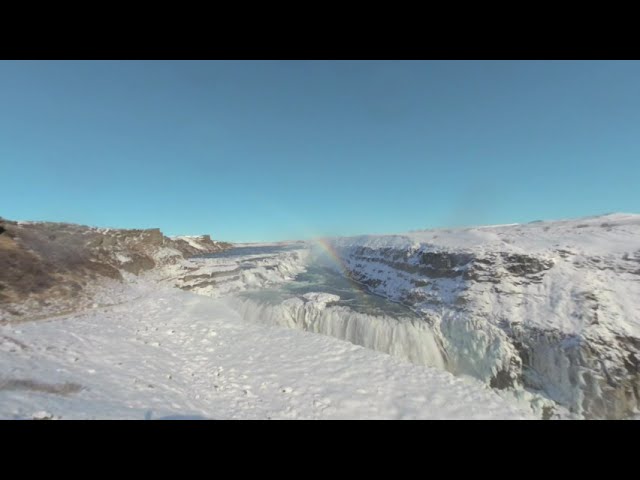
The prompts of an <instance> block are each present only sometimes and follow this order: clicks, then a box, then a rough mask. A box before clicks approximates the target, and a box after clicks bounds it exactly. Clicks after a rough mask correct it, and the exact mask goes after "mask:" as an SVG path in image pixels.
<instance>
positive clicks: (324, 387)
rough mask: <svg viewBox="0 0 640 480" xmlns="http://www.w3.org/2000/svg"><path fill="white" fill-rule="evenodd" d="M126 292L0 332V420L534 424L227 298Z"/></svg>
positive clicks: (468, 392) (465, 387)
mask: <svg viewBox="0 0 640 480" xmlns="http://www.w3.org/2000/svg"><path fill="white" fill-rule="evenodd" d="M130 290H131V292H129V293H128V296H127V298H125V299H124V301H123V302H122V303H120V304H116V305H111V306H108V307H102V308H95V309H91V310H88V311H85V312H81V313H76V314H72V315H69V316H67V317H65V318H56V319H52V320H47V321H39V322H28V323H23V324H15V325H4V326H1V327H0V347H2V348H0V379H2V380H1V381H0V418H5V419H12V418H13V419H19V418H56V419H57V418H62V419H74V418H75V419H92V418H131V419H145V418H146V419H162V418H165V419H170V418H193V419H200V418H202V419H204V418H206V419H233V418H245V419H252V418H254V419H258V418H262V419H265V418H272V419H297V418H301V419H302V418H307V419H328V418H333V419H341V418H397V419H401V418H407V419H409V418H452V419H457V418H473V419H486V418H508V419H517V418H529V417H528V414H527V413H526V412H525V411H524V410H520V409H518V408H517V407H515V406H513V405H511V404H510V403H509V402H507V401H506V400H504V399H502V398H501V397H500V396H498V395H497V394H496V393H495V392H494V391H493V390H491V389H489V388H487V387H486V386H485V385H483V384H481V383H480V382H477V381H475V380H471V379H463V378H456V377H454V376H453V375H451V374H449V373H447V372H444V371H439V370H436V369H432V368H426V367H421V366H417V365H413V364H410V363H408V362H403V361H401V360H399V359H397V358H394V357H391V356H389V355H384V354H381V353H377V352H374V351H372V350H368V349H365V348H362V347H359V346H356V345H353V344H351V343H348V342H344V341H341V340H338V339H335V338H331V337H327V336H322V335H316V334H313V333H307V332H302V331H298V330H289V329H283V328H277V327H270V326H266V325H259V324H254V323H249V322H246V321H244V320H243V319H242V317H241V316H240V314H239V313H238V312H237V311H236V310H234V309H233V308H231V306H230V305H229V304H227V303H226V301H225V299H215V298H209V297H205V296H199V295H195V294H191V293H188V292H183V291H180V290H178V289H175V288H169V287H158V285H157V284H155V283H151V282H145V281H139V282H138V283H137V284H132V285H130ZM67 391H68V393H65V392H67ZM54 392H57V393H54Z"/></svg>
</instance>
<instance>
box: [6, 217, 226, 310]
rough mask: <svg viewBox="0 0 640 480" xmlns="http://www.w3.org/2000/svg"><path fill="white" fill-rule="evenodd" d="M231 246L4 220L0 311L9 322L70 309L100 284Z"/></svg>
mask: <svg viewBox="0 0 640 480" xmlns="http://www.w3.org/2000/svg"><path fill="white" fill-rule="evenodd" d="M229 246H230V244H227V243H224V242H214V241H212V240H211V238H210V237H209V235H203V236H200V237H177V238H168V237H166V236H164V235H163V234H162V232H161V231H160V229H157V228H156V229H147V230H120V229H105V228H93V227H87V226H83V225H74V224H67V223H52V222H14V221H9V220H5V219H0V307H1V312H0V313H2V318H1V319H0V320H4V321H8V320H11V319H16V318H18V317H20V316H21V314H24V312H25V310H33V309H34V308H35V307H50V308H49V310H51V309H53V310H54V311H55V310H56V308H55V306H56V305H57V306H58V307H60V308H63V307H62V306H64V308H65V309H66V308H69V307H70V305H72V304H74V303H77V302H78V301H82V300H87V299H88V298H89V297H90V296H91V295H90V290H91V287H93V286H94V284H95V283H96V282H98V281H101V280H104V281H120V282H121V281H122V280H123V278H124V277H125V276H127V275H139V274H141V273H142V272H145V271H147V270H151V269H153V268H154V267H156V266H159V265H166V264H171V263H175V262H177V261H180V260H182V259H183V258H187V257H190V256H193V255H198V254H204V253H212V252H217V251H220V250H223V249H225V248H228V247H229Z"/></svg>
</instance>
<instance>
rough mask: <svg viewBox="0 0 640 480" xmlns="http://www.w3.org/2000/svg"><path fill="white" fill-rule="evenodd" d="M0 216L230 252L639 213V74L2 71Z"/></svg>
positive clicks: (103, 64)
mask: <svg viewBox="0 0 640 480" xmlns="http://www.w3.org/2000/svg"><path fill="white" fill-rule="evenodd" d="M0 179H1V182H0V189H1V192H2V203H1V204H0V216H4V217H6V218H10V219H18V220H51V221H70V222H75V223H83V224H90V225H98V226H112V227H125V228H129V227H131V228H133V227H141V228H146V227H160V228H162V230H163V231H164V232H165V233H167V234H170V235H174V234H198V233H210V234H212V236H213V237H214V238H219V239H225V240H231V241H269V240H279V239H293V238H306V237H310V236H314V235H336V234H342V235H350V234H359V233H386V232H399V231H407V230H412V229H420V228H430V227H436V226H459V225H470V224H491V223H511V222H526V221H531V220H537V219H555V218H567V217H575V216H583V215H594V214H600V213H605V212H612V211H623V212H632V213H638V212H640V62H617V61H615V62H614V61H591V62H575V61H568V62H559V61H541V62H523V61H503V62H488V61H473V62H471V61H452V62H443V61H430V62H400V61H379V62H372V61H340V62H325V61H322V62H320V61H308V62H298V61H285V62H271V61H259V62H248V61H236V62H232V61H209V62H187V61H176V62H157V61H148V62H137V61H121V62H110V61H109V62H107V61H91V62H84V61H74V62H67V61H65V62H61V61H58V62H53V61H52V62H49V61H47V62H44V61H34V62H13V61H2V62H0Z"/></svg>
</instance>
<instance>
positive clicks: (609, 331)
mask: <svg viewBox="0 0 640 480" xmlns="http://www.w3.org/2000/svg"><path fill="white" fill-rule="evenodd" d="M332 244H333V248H334V250H335V251H336V252H337V253H338V254H339V256H340V257H341V259H342V261H343V263H344V265H345V266H346V268H347V274H348V275H350V276H352V278H353V279H354V280H356V281H358V282H361V283H362V284H364V285H366V286H367V287H368V288H369V289H370V290H371V291H372V292H374V293H377V294H379V295H383V296H386V297H388V298H389V299H391V300H394V301H398V302H401V303H404V304H406V305H408V306H410V307H411V308H412V309H414V310H415V311H418V312H420V313H421V314H422V315H423V316H424V317H425V318H426V319H427V320H428V321H429V322H430V323H431V324H432V325H433V326H434V328H435V331H436V332H437V334H438V336H439V337H440V338H439V339H440V341H441V342H442V343H443V345H444V346H445V350H446V353H447V356H448V361H449V363H450V365H449V368H450V369H451V370H452V371H454V372H457V373H463V374H469V375H472V376H474V377H476V378H479V379H481V380H483V381H485V382H487V384H490V385H491V386H494V387H495V388H513V387H516V386H524V387H526V388H531V389H534V390H541V391H544V392H545V393H546V394H547V395H548V396H549V397H550V398H552V399H553V400H555V401H556V402H558V403H559V404H561V405H565V406H567V407H569V408H570V409H571V410H572V411H573V412H574V413H576V414H578V415H584V416H585V417H587V418H623V417H626V416H629V415H632V414H634V412H637V411H638V410H639V409H640V215H633V214H611V215H606V216H599V217H589V218H584V219H578V220H565V221H558V222H535V223H529V224H517V225H510V226H504V225H503V226H493V227H479V228H465V229H455V230H446V229H440V230H429V231H421V232H412V233H409V234H402V235H379V236H358V237H345V238H337V239H333V240H332Z"/></svg>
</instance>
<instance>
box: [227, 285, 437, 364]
mask: <svg viewBox="0 0 640 480" xmlns="http://www.w3.org/2000/svg"><path fill="white" fill-rule="evenodd" d="M230 304H231V305H232V306H233V307H234V308H235V309H237V310H238V311H239V312H240V314H241V315H242V317H243V318H244V319H245V320H248V321H251V322H256V323H266V324H269V325H278V326H282V327H287V328H295V329H299V330H305V331H308V332H314V333H320V334H323V335H329V336H332V337H335V338H339V339H341V340H347V341H349V342H351V343H354V344H356V345H361V346H363V347H366V348H370V349H372V350H376V351H379V352H384V353H388V354H390V355H393V356H395V357H399V358H401V359H404V360H408V361H410V362H412V363H415V364H418V365H426V366H429V367H436V368H439V369H446V362H445V359H444V356H443V354H442V351H441V348H440V347H439V346H438V342H437V340H436V337H435V335H434V334H433V332H432V330H431V328H430V326H429V325H428V324H427V323H426V322H425V321H424V320H421V319H419V318H409V317H395V316H389V315H370V314H366V313H362V312H358V311H355V310H352V309H351V308H349V307H344V306H338V305H334V306H327V305H326V303H324V302H322V301H314V300H309V299H306V298H298V297H293V298H289V299H287V300H284V301H282V302H280V303H269V302H266V301H259V300H255V299H252V298H246V297H243V296H238V297H235V298H233V299H231V300H230Z"/></svg>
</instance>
